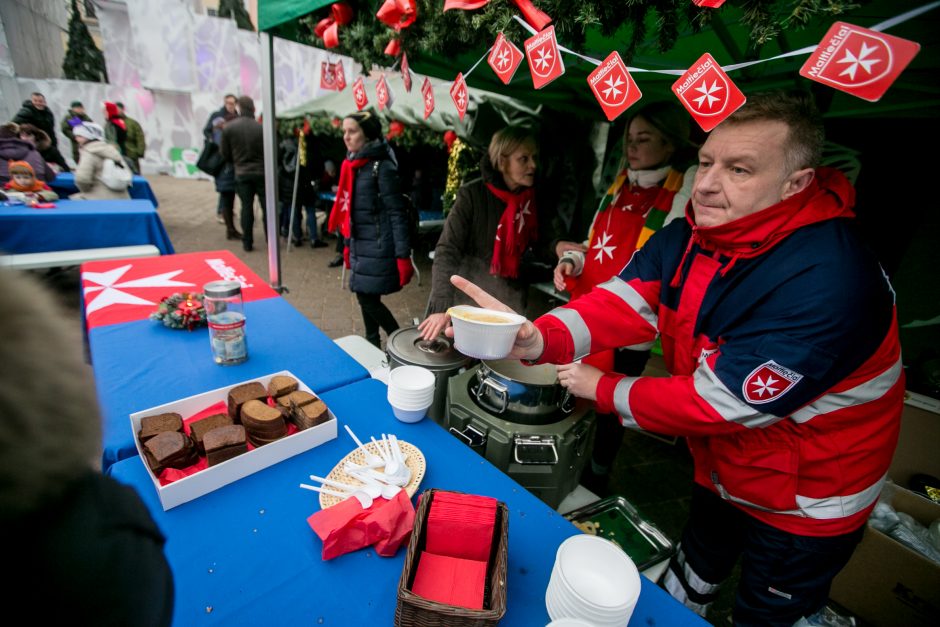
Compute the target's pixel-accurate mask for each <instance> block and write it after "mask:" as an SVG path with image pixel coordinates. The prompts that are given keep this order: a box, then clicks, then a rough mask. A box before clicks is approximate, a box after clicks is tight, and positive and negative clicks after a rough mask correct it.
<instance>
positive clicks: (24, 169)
mask: <svg viewBox="0 0 940 627" xmlns="http://www.w3.org/2000/svg"><path fill="white" fill-rule="evenodd" d="M9 171H10V176H13V175H14V174H26V175H29V176H31V177H33V178H36V173H35V172H34V171H33V166H31V165H29V164H28V163H26V162H25V161H10V166H9Z"/></svg>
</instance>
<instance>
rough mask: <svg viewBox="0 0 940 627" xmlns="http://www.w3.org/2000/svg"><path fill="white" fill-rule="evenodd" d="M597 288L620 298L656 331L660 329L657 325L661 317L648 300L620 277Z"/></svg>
mask: <svg viewBox="0 0 940 627" xmlns="http://www.w3.org/2000/svg"><path fill="white" fill-rule="evenodd" d="M597 287H599V288H601V289H604V290H607V291H608V292H610V293H612V294H614V295H615V296H617V297H618V298H620V299H621V300H622V301H623V302H625V303H626V304H627V305H629V306H630V308H631V309H633V311H635V312H637V313H638V314H639V315H640V317H641V318H643V319H644V320H645V321H646V322H647V323H648V324H649V325H650V326H651V327H653V328H654V329H656V328H658V327H657V324H658V323H659V316H657V315H656V313H655V312H654V311H653V309H652V308H651V307H650V306H649V303H647V302H646V299H645V298H643V297H642V296H641V295H640V293H639V292H637V291H636V290H635V289H633V288H632V287H631V286H630V285H629V284H628V283H627V282H626V281H624V280H623V279H621V278H620V277H616V276H615V277H614V278H612V279H610V280H609V281H605V282H604V283H601V284H600V285H598V286H597Z"/></svg>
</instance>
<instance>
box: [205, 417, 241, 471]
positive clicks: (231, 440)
mask: <svg viewBox="0 0 940 627" xmlns="http://www.w3.org/2000/svg"><path fill="white" fill-rule="evenodd" d="M203 441H204V443H205V446H206V461H207V462H208V464H209V465H210V466H214V465H216V464H221V463H222V462H224V461H227V460H229V459H232V458H233V457H236V456H238V455H241V454H242V453H245V452H247V451H248V446H247V445H246V435H245V427H243V426H242V425H226V426H222V427H216V428H215V429H212V430H211V431H209V432H207V433H206V435H205V437H204V439H203Z"/></svg>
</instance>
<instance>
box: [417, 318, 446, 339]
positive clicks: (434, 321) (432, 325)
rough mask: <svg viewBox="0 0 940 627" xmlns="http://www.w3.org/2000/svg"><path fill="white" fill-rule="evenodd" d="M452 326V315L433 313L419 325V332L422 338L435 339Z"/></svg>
mask: <svg viewBox="0 0 940 627" xmlns="http://www.w3.org/2000/svg"><path fill="white" fill-rule="evenodd" d="M448 326H450V316H448V315H447V314H446V313H436V314H431V315H430V316H428V317H427V318H425V319H424V320H423V321H422V322H421V324H419V325H418V332H419V333H421V339H422V340H427V341H430V340H433V339H434V338H436V337H437V336H438V335H440V334H441V332H442V331H443V330H444V329H446V328H447V327H448Z"/></svg>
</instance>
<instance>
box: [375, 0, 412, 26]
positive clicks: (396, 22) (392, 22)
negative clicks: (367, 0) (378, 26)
mask: <svg viewBox="0 0 940 627" xmlns="http://www.w3.org/2000/svg"><path fill="white" fill-rule="evenodd" d="M375 17H377V18H379V21H380V22H382V23H383V24H386V25H388V26H391V27H392V28H394V29H395V30H397V31H400V30H401V29H403V28H408V27H409V26H411V25H412V24H414V21H415V20H416V19H418V4H417V2H416V1H415V0H385V3H384V4H382V6H381V8H379V11H378V13H376V14H375Z"/></svg>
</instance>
